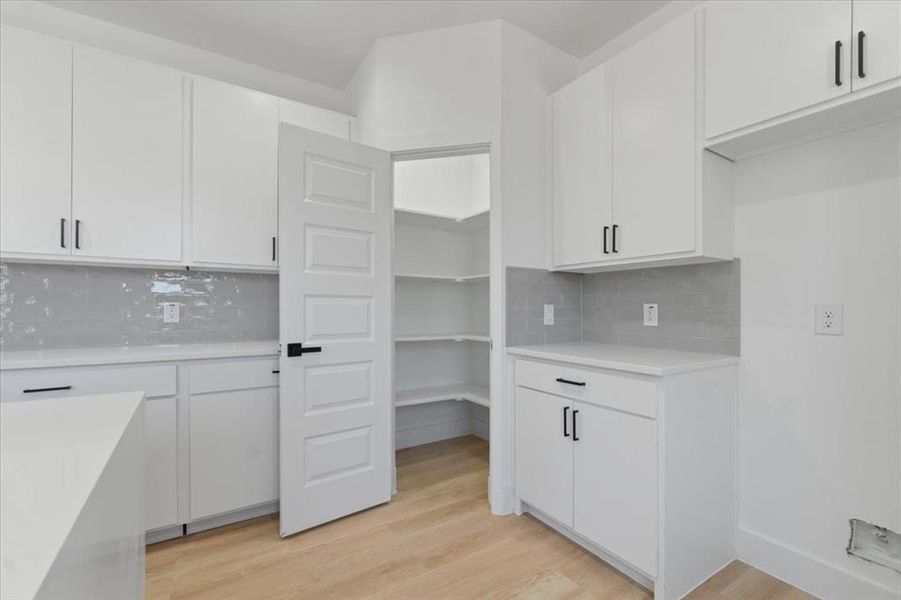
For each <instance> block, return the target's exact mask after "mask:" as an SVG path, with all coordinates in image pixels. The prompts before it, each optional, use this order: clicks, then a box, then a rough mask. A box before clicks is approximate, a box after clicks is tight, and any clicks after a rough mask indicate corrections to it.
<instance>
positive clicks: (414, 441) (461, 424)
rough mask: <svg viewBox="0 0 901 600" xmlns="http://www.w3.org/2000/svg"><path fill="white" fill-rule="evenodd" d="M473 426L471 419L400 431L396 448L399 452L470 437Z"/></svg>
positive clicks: (396, 440)
mask: <svg viewBox="0 0 901 600" xmlns="http://www.w3.org/2000/svg"><path fill="white" fill-rule="evenodd" d="M471 429H472V425H471V423H470V419H469V418H468V417H467V418H463V419H455V420H453V421H442V422H439V423H428V424H425V425H420V426H417V427H410V428H408V429H398V430H397V431H395V433H394V447H395V448H396V449H397V450H400V449H402V448H411V447H413V446H421V445H422V444H430V443H432V442H440V441H441V440H449V439H451V438H455V437H460V436H464V435H469V434H470V433H472V431H471Z"/></svg>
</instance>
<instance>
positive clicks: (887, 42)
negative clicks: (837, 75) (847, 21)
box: [851, 0, 901, 90]
mask: <svg viewBox="0 0 901 600" xmlns="http://www.w3.org/2000/svg"><path fill="white" fill-rule="evenodd" d="M853 6H854V14H853V15H852V19H853V22H854V29H853V31H852V34H853V37H852V40H851V47H852V51H851V53H852V56H853V57H854V60H853V61H852V65H851V70H852V72H853V78H852V80H851V87H852V88H854V89H855V90H862V89H864V88H866V87H869V86H871V85H876V84H877V83H883V82H885V81H889V80H891V79H895V78H897V77H901V2H898V1H897V0H895V1H891V0H854V3H853Z"/></svg>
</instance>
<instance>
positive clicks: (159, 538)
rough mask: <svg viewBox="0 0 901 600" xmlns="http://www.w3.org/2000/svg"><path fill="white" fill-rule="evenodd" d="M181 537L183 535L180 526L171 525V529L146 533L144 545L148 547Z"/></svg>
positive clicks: (165, 528)
mask: <svg viewBox="0 0 901 600" xmlns="http://www.w3.org/2000/svg"><path fill="white" fill-rule="evenodd" d="M182 535H184V529H183V527H182V526H181V525H173V526H172V527H164V528H163V529H154V530H153V531H148V532H147V533H146V534H145V535H144V543H145V544H146V545H148V546H149V545H150V544H157V543H159V542H165V541H166V540H174V539H175V538H177V537H181V536H182Z"/></svg>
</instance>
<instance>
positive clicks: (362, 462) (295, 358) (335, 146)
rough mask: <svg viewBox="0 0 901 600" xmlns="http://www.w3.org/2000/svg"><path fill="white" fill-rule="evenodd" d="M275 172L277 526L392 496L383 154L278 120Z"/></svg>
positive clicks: (302, 525)
mask: <svg viewBox="0 0 901 600" xmlns="http://www.w3.org/2000/svg"><path fill="white" fill-rule="evenodd" d="M278 180H279V185H278V188H279V192H278V193H279V249H280V252H279V254H280V267H281V268H280V273H279V281H280V292H279V294H280V297H279V306H280V309H279V311H280V316H279V322H280V341H281V344H282V354H281V367H280V369H281V379H280V381H281V386H280V394H279V444H280V456H279V472H280V497H281V498H280V501H281V503H280V510H281V524H280V529H281V535H282V536H287V535H291V534H293V533H297V532H299V531H303V530H304V529H308V528H310V527H314V526H316V525H319V524H321V523H325V522H327V521H331V520H333V519H337V518H339V517H343V516H345V515H348V514H351V513H354V512H357V511H359V510H363V509H365V508H369V507H371V506H374V505H376V504H381V503H383V502H387V501H388V500H389V499H390V496H391V468H392V435H393V427H392V412H393V402H392V383H391V378H392V367H391V352H392V333H391V327H392V325H391V289H392V287H391V284H392V272H391V258H390V252H391V229H390V223H391V213H392V211H391V198H390V189H391V185H390V157H389V155H388V153H387V152H383V151H381V150H376V149H374V148H369V147H366V146H361V145H359V144H354V143H351V142H348V141H345V140H340V139H338V138H335V137H331V136H328V135H324V134H321V133H317V132H314V131H310V130H308V129H301V128H299V127H295V126H292V125H287V124H283V125H281V127H280V130H279V176H278Z"/></svg>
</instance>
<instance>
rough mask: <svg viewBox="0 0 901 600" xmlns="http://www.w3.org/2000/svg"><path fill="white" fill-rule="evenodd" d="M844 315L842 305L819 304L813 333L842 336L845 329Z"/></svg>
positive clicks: (815, 314)
mask: <svg viewBox="0 0 901 600" xmlns="http://www.w3.org/2000/svg"><path fill="white" fill-rule="evenodd" d="M844 313H845V310H844V305H842V304H817V305H816V308H815V310H814V318H815V322H814V327H813V332H814V333H816V334H817V335H842V334H843V333H844V328H845V314H844Z"/></svg>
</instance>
